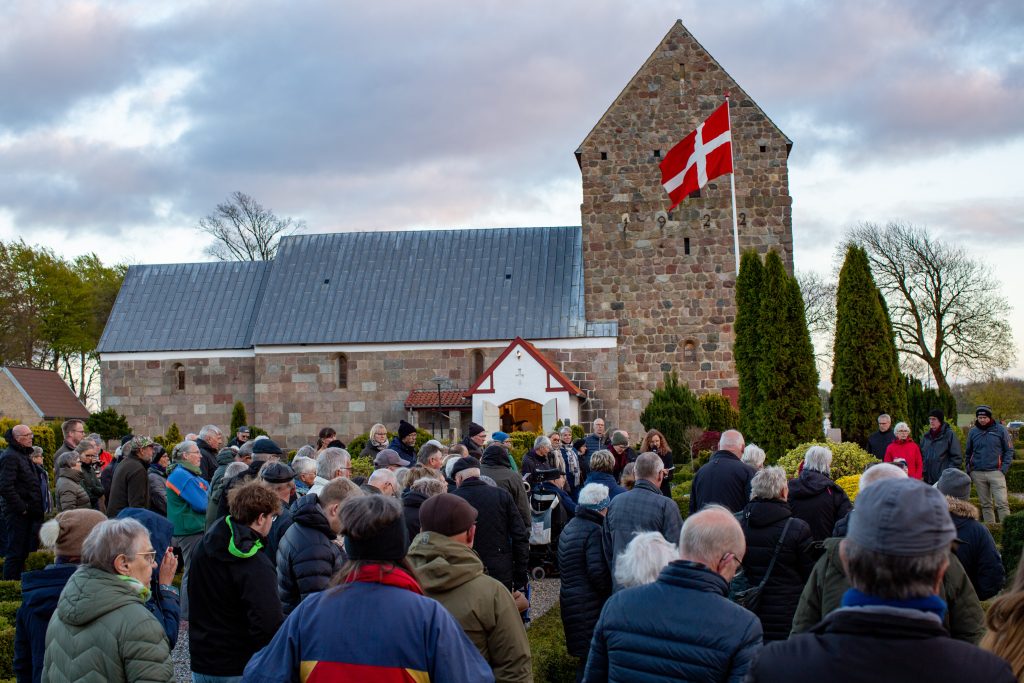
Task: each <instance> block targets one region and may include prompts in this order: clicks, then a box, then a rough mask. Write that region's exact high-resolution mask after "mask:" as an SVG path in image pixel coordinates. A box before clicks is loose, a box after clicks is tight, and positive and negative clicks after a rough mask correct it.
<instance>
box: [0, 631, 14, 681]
mask: <svg viewBox="0 0 1024 683" xmlns="http://www.w3.org/2000/svg"><path fill="white" fill-rule="evenodd" d="M0 677H3V678H8V679H11V680H13V679H14V627H13V626H9V627H7V628H5V629H2V630H0Z"/></svg>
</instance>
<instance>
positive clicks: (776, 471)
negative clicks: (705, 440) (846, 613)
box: [738, 467, 817, 641]
mask: <svg viewBox="0 0 1024 683" xmlns="http://www.w3.org/2000/svg"><path fill="white" fill-rule="evenodd" d="M788 497H789V486H788V484H787V482H786V470H784V469H782V468H781V467H766V468H764V469H763V470H761V471H760V472H758V473H757V474H755V475H754V478H753V480H751V482H750V502H749V503H747V506H746V507H745V508H743V512H742V513H741V514H740V515H738V517H739V520H740V526H741V527H743V536H744V538H745V539H746V541H747V554H746V556H745V557H744V558H743V569H744V572H745V573H746V576H747V580H748V581H749V582H750V585H751V586H756V585H758V584H760V583H761V582H762V581H765V576H766V575H767V581H765V586H764V590H763V591H762V592H761V602H760V605H758V607H757V609H756V611H755V612H754V613H755V614H757V616H758V618H759V619H760V620H761V628H762V629H763V630H764V639H765V641H770V640H785V639H786V638H788V637H789V631H790V629H792V627H793V615H794V614H795V613H796V608H797V605H799V604H800V594H801V593H802V592H803V589H804V583H806V582H807V578H808V577H809V576H810V575H811V570H813V569H814V562H815V560H816V559H817V558H816V557H815V552H814V549H813V539H812V538H811V528H810V527H809V526H808V525H807V522H805V521H803V520H802V519H796V518H795V517H793V513H792V511H790V509H789V505H788V503H787V502H786V499H787V498H788Z"/></svg>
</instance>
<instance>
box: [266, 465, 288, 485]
mask: <svg viewBox="0 0 1024 683" xmlns="http://www.w3.org/2000/svg"><path fill="white" fill-rule="evenodd" d="M260 478H261V479H263V481H265V482H267V483H268V484H287V483H288V482H290V481H291V480H292V479H294V478H295V471H294V470H293V469H292V468H291V467H289V466H288V465H285V464H284V463H283V462H272V463H270V464H268V465H264V466H263V469H262V470H260Z"/></svg>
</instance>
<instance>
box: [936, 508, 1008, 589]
mask: <svg viewBox="0 0 1024 683" xmlns="http://www.w3.org/2000/svg"><path fill="white" fill-rule="evenodd" d="M946 501H947V502H948V503H949V514H950V516H951V517H952V518H953V524H955V525H956V537H957V540H958V541H960V542H959V543H957V544H956V550H955V552H956V558H957V559H958V560H960V564H962V565H963V566H964V571H966V572H967V578H969V579H970V580H971V585H973V586H974V591H975V592H976V593H977V594H978V599H979V600H988V599H989V598H992V597H995V595H996V594H997V593H998V592H999V591H1001V590H1003V584H1004V583H1006V570H1005V569H1004V568H1003V558H1002V557H1001V556H1000V555H999V549H998V548H997V547H996V542H995V540H994V539H993V538H992V532H991V531H989V530H988V527H986V526H985V525H984V524H982V523H981V522H979V521H978V517H979V515H978V508H976V507H975V506H974V505H972V504H971V503H970V502H968V501H966V500H960V499H958V498H953V497H952V496H946Z"/></svg>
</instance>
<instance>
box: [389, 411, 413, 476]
mask: <svg viewBox="0 0 1024 683" xmlns="http://www.w3.org/2000/svg"><path fill="white" fill-rule="evenodd" d="M388 448H390V449H391V450H393V451H395V452H396V453H398V455H399V456H400V457H401V458H402V460H403V461H404V462H405V466H406V467H412V466H413V464H414V463H415V462H416V428H415V427H413V426H412V425H411V424H409V423H408V422H406V421H405V420H401V421H400V422H399V423H398V436H396V437H395V438H393V439H391V443H390V444H388Z"/></svg>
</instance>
